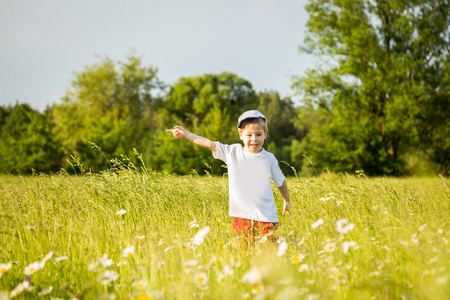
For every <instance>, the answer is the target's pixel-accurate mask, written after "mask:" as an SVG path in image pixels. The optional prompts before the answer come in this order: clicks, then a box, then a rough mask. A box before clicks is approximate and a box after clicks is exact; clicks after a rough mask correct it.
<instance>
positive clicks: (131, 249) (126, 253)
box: [122, 246, 134, 257]
mask: <svg viewBox="0 0 450 300" xmlns="http://www.w3.org/2000/svg"><path fill="white" fill-rule="evenodd" d="M133 253H134V246H129V247H126V248H125V249H123V251H122V256H123V257H129V256H131V255H132V254H133Z"/></svg>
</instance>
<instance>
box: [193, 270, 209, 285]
mask: <svg viewBox="0 0 450 300" xmlns="http://www.w3.org/2000/svg"><path fill="white" fill-rule="evenodd" d="M194 282H195V283H196V284H198V285H205V284H206V283H207V282H208V276H206V274H205V273H199V274H196V275H195V276H194Z"/></svg>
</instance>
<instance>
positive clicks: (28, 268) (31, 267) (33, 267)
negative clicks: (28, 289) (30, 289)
mask: <svg viewBox="0 0 450 300" xmlns="http://www.w3.org/2000/svg"><path fill="white" fill-rule="evenodd" d="M41 267H42V264H41V263H40V262H34V263H31V264H29V265H28V266H26V267H25V272H24V273H25V275H27V276H28V275H31V274H33V273H34V272H36V271H37V270H39V269H41Z"/></svg>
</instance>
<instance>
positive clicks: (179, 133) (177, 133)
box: [166, 126, 217, 154]
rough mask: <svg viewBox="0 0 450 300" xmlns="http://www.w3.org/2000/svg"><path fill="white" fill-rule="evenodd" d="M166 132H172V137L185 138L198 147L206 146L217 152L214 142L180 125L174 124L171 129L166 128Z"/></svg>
mask: <svg viewBox="0 0 450 300" xmlns="http://www.w3.org/2000/svg"><path fill="white" fill-rule="evenodd" d="M166 132H172V134H173V137H174V138H176V139H180V138H185V139H187V140H188V141H191V142H193V143H194V144H196V145H198V146H200V147H203V148H208V149H209V150H211V151H212V152H214V154H216V153H217V147H216V143H214V142H213V141H211V140H210V139H207V138H205V137H203V136H199V135H196V134H193V133H192V132H189V131H187V130H186V129H184V128H183V127H181V126H175V127H174V128H173V129H167V130H166Z"/></svg>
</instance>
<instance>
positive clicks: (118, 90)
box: [53, 55, 162, 171]
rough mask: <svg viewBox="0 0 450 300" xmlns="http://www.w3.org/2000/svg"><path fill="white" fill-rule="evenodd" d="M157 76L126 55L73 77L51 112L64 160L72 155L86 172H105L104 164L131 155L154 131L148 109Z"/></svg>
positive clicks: (151, 112)
mask: <svg viewBox="0 0 450 300" xmlns="http://www.w3.org/2000/svg"><path fill="white" fill-rule="evenodd" d="M156 73H157V70H156V69H154V68H152V67H145V66H142V62H141V59H140V58H138V57H136V56H133V55H130V56H129V57H128V61H126V62H120V61H119V62H117V63H116V62H113V61H112V60H110V59H109V58H106V59H104V60H103V61H101V62H99V63H97V64H94V65H92V66H87V67H86V68H85V69H84V70H83V71H82V72H80V73H78V74H76V75H75V79H74V80H73V82H72V86H71V89H69V90H68V91H67V92H66V95H65V96H64V97H63V99H62V103H61V104H58V105H55V106H54V108H53V116H54V122H55V124H56V128H55V129H56V130H55V133H56V134H57V135H58V136H59V137H60V138H61V140H62V142H63V144H64V147H65V152H66V157H70V155H76V156H77V157H78V158H79V159H80V161H81V162H82V163H83V164H84V165H85V168H89V169H92V170H93V171H98V170H101V169H104V168H108V167H109V162H108V160H107V159H111V158H114V157H120V156H121V155H127V156H132V155H131V154H132V153H133V148H138V147H139V146H140V142H141V140H142V138H143V137H144V136H145V135H146V134H147V132H148V131H152V130H154V128H156V127H157V125H156V123H157V122H156V121H155V113H154V110H153V107H154V106H155V103H156V102H157V101H158V99H159V97H160V95H158V94H157V93H158V92H159V93H160V92H161V87H162V84H161V83H160V82H159V81H158V79H157V77H156ZM89 142H92V143H94V144H95V145H96V146H98V147H100V148H101V151H102V152H103V153H101V152H100V151H94V150H93V149H91V148H92V144H90V143H89ZM94 148H95V146H94ZM104 156H106V157H107V159H105V157H104Z"/></svg>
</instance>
